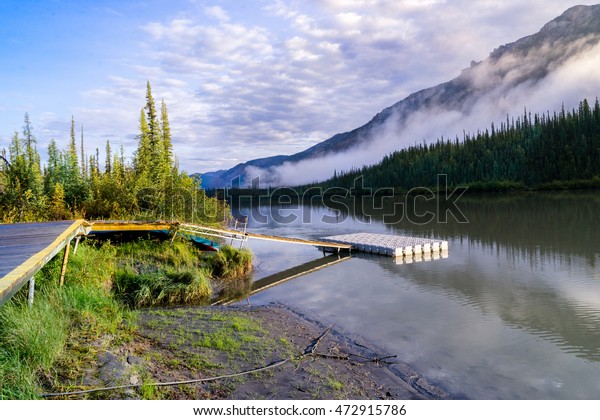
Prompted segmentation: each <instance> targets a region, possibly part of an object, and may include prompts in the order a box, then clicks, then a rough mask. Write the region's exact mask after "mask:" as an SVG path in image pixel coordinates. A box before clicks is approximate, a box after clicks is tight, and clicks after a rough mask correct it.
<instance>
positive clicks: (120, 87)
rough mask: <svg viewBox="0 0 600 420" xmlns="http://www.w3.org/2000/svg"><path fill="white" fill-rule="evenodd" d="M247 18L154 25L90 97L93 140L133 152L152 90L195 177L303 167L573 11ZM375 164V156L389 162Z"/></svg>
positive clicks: (389, 6)
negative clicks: (274, 158) (313, 155)
mask: <svg viewBox="0 0 600 420" xmlns="http://www.w3.org/2000/svg"><path fill="white" fill-rule="evenodd" d="M177 5H178V6H179V7H181V6H180V5H179V4H177ZM244 5H245V6H246V7H248V9H247V10H246V12H247V13H242V12H240V13H236V12H238V10H236V9H234V8H232V7H233V6H230V7H227V3H225V2H214V3H212V4H210V3H209V4H208V5H207V4H205V3H204V2H202V3H198V9H196V10H195V12H194V13H191V12H186V11H185V10H181V11H177V10H176V11H174V12H173V13H170V14H166V13H165V15H164V18H160V19H159V18H154V19H153V21H151V22H147V23H145V24H143V25H142V26H141V27H140V29H141V30H140V40H139V41H137V42H136V43H135V48H137V49H138V50H139V51H136V53H137V55H135V59H130V60H129V61H128V65H127V66H126V68H125V69H118V68H115V71H114V72H113V74H115V75H119V74H120V75H119V76H118V77H117V76H114V77H110V78H109V79H108V81H107V83H106V84H105V85H104V86H101V87H96V88H90V89H88V90H87V91H86V92H84V94H83V95H82V98H83V100H84V103H83V104H81V105H79V106H78V107H75V108H74V109H73V113H74V114H75V116H76V119H77V120H79V121H81V122H82V123H83V124H84V126H85V127H86V131H89V132H90V137H92V135H91V133H92V132H95V133H98V137H100V135H104V134H107V133H109V134H110V133H114V134H115V135H120V136H121V137H125V139H126V140H125V141H126V142H127V146H128V147H133V144H134V142H133V140H129V138H130V137H131V136H132V135H134V134H135V132H136V131H137V119H138V116H139V109H140V108H141V107H142V106H143V105H144V96H145V83H146V81H147V80H149V81H150V82H151V84H152V87H153V91H154V94H155V97H156V98H162V97H164V98H165V100H166V101H167V105H168V107H169V115H170V117H171V123H172V124H171V125H172V133H173V136H174V143H175V152H176V153H177V154H178V155H179V157H180V160H181V165H182V167H183V168H185V169H187V170H188V171H190V172H196V171H199V172H204V171H208V170H216V169H226V168H229V167H231V166H233V165H234V164H236V163H239V162H242V161H246V160H250V159H254V158H258V157H265V156H269V155H276V154H292V153H296V152H299V151H301V150H303V149H305V148H307V147H310V146H312V145H314V144H315V143H317V142H319V141H322V140H325V139H326V138H328V137H330V136H332V135H334V134H335V133H338V132H344V131H348V130H352V129H354V128H356V127H358V126H360V125H362V124H364V123H366V122H367V121H368V120H370V119H371V118H372V116H373V115H375V114H376V113H377V112H379V111H380V110H382V109H383V108H385V107H387V106H390V105H392V104H393V103H395V102H397V101H399V100H400V99H402V98H404V97H405V96H407V95H408V94H410V93H412V92H414V91H417V90H420V89H423V88H427V87H430V86H433V85H436V84H438V83H441V82H444V81H447V80H449V79H451V78H453V77H455V76H457V75H458V74H459V73H460V70H461V69H462V68H464V67H467V66H468V64H469V62H470V61H471V60H473V59H475V60H482V59H484V58H485V57H486V56H487V55H488V53H489V52H490V51H491V50H492V49H493V48H495V47H497V46H499V45H500V44H503V43H507V42H511V41H514V40H515V38H516V37H521V36H524V35H527V34H531V33H533V32H535V31H537V30H539V29H540V28H541V26H543V25H544V24H545V23H546V22H547V21H548V20H550V19H552V18H554V17H556V16H558V15H559V14H560V13H562V11H564V10H565V9H566V8H567V7H569V6H570V5H569V4H568V2H566V1H564V0H563V1H559V0H544V1H542V0H532V1H531V2H517V1H516V0H504V1H482V2H472V1H466V0H453V1H451V2H450V1H437V0H423V1H418V0H410V1H396V0H355V1H349V0H311V1H308V2H305V1H285V2H284V1H279V0H277V1H273V2H271V3H269V4H268V5H267V6H266V7H264V8H263V9H261V6H263V3H253V2H244ZM257 5H260V6H257ZM238 6H239V5H238V4H237V3H236V5H235V7H238ZM124 42H130V41H129V40H124ZM131 63H133V64H131ZM506 64H507V65H508V64H509V63H506ZM591 65H592V63H590V66H591ZM587 68H588V67H586V69H587ZM592 68H593V67H589V69H590V70H589V71H592V70H591V69H592ZM119 70H123V71H122V72H120V71H119ZM565 71H567V70H565ZM568 71H571V72H573V73H574V74H579V73H577V72H584V71H585V70H584V69H580V68H572V69H570V70H568ZM585 76H586V77H587V76H588V75H587V74H586V75H585ZM582 77H583V76H582ZM488 82H489V81H488ZM482 83H486V81H485V79H482ZM564 94H565V95H566V94H567V92H566V90H565V91H564ZM522 107H523V106H522V105H520V106H519V109H522ZM448 118H449V124H450V123H452V121H454V119H453V118H454V117H453V116H448ZM489 120H490V118H489V117H488V118H485V121H482V122H481V124H482V126H484V127H485V126H486V125H487V124H489V122H490V121H489ZM467 128H468V127H467ZM92 130H93V131H92ZM460 131H462V129H461V130H460ZM123 133H125V134H123ZM439 134H441V133H434V134H432V135H434V136H435V137H437V136H438V135H439ZM100 141H103V140H102V139H99V142H100ZM99 145H100V147H101V146H102V143H100V144H99ZM376 152H379V150H375V151H367V152H365V151H363V152H362V156H368V157H369V159H370V158H371V157H370V156H371V154H373V157H372V159H374V160H376V159H377V158H378V157H380V156H376ZM358 157H359V156H358V155H357V159H358ZM286 170H288V171H291V170H292V168H287V169H286ZM314 174H316V172H315V173H314ZM311 175H313V174H311Z"/></svg>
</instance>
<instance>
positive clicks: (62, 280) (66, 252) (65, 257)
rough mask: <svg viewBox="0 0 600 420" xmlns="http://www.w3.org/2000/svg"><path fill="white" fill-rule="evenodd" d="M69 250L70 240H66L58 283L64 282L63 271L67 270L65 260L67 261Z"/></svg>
mask: <svg viewBox="0 0 600 420" xmlns="http://www.w3.org/2000/svg"><path fill="white" fill-rule="evenodd" d="M70 250H71V241H69V242H67V246H66V248H65V256H64V257H63V263H62V269H61V270H60V285H61V286H62V285H63V284H65V272H66V271H67V262H68V261H69V251H70Z"/></svg>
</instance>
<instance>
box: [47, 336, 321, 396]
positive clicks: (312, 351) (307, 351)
mask: <svg viewBox="0 0 600 420" xmlns="http://www.w3.org/2000/svg"><path fill="white" fill-rule="evenodd" d="M331 328H332V326H330V327H329V328H327V329H326V330H325V331H323V332H322V333H321V335H319V337H317V338H316V339H314V340H313V341H312V342H311V344H309V345H308V347H306V349H305V350H304V352H303V353H302V354H301V355H300V357H299V358H300V359H302V358H304V357H306V356H311V355H314V354H315V351H316V349H317V345H318V344H319V342H320V341H321V339H323V337H325V336H326V335H327V334H328V333H329V331H331ZM292 360H294V358H293V357H288V358H287V359H282V360H278V361H275V362H273V363H271V364H268V365H266V366H262V367H259V368H255V369H251V370H245V371H243V372H238V373H232V374H228V375H220V376H213V377H210V378H201V379H188V380H185V381H173V382H155V383H151V384H139V385H133V384H128V385H115V386H108V387H104V388H93V389H82V390H79V391H70V392H53V393H46V394H40V395H39V397H41V398H47V397H67V396H70V395H83V394H90V393H92V392H102V391H114V390H117V389H126V388H139V387H142V386H155V387H158V386H174V385H186V384H195V383H200V382H210V381H216V380H219V379H228V378H235V377H237V376H242V375H249V374H251V373H257V372H262V371H264V370H268V369H274V368H276V367H279V366H281V365H283V364H285V363H287V362H290V361H292Z"/></svg>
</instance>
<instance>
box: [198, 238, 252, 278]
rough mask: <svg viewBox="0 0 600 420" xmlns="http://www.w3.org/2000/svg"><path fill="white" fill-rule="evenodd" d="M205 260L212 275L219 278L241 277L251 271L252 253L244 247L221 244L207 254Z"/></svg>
mask: <svg viewBox="0 0 600 420" xmlns="http://www.w3.org/2000/svg"><path fill="white" fill-rule="evenodd" d="M207 261H208V266H209V267H210V269H211V273H212V275H213V276H214V277H216V278H220V279H236V278H242V277H244V276H247V275H248V274H249V273H250V271H252V253H251V252H250V250H248V249H245V248H243V249H236V248H233V247H230V246H223V247H221V250H220V251H219V252H216V253H214V254H211V255H210V256H208V257H207Z"/></svg>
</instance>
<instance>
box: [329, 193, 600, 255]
mask: <svg viewBox="0 0 600 420" xmlns="http://www.w3.org/2000/svg"><path fill="white" fill-rule="evenodd" d="M365 203H366V204H365ZM398 203H402V201H401V200H399V199H395V200H394V201H392V199H384V200H383V206H382V208H373V206H372V205H369V201H368V200H365V201H364V202H363V203H360V202H357V205H356V207H355V208H354V210H353V211H352V213H351V214H350V216H351V217H353V218H356V219H358V220H361V221H365V220H369V218H371V220H372V221H377V222H383V220H384V217H386V218H387V219H388V220H389V219H390V217H391V216H390V215H391V214H394V210H396V215H395V218H396V219H397V222H396V223H393V224H387V226H388V227H389V229H390V231H391V232H393V233H397V234H404V235H411V236H412V235H414V236H430V237H438V238H442V239H455V240H468V241H469V242H471V243H475V244H478V245H480V246H482V247H484V248H490V249H494V248H501V249H503V250H505V251H506V252H507V254H509V255H514V256H515V258H520V256H521V255H522V256H524V257H526V258H527V259H538V258H547V257H548V258H549V257H552V258H554V257H556V255H557V254H562V255H563V256H565V255H566V256H568V255H577V256H582V257H585V258H586V259H587V261H588V263H589V264H591V265H594V264H595V262H596V258H597V256H598V246H597V244H598V238H600V223H598V222H597V221H600V194H599V193H580V194H578V193H564V194H560V193H552V194H550V193H531V194H515V195H511V194H505V195H498V196H495V195H485V196H463V197H462V198H460V200H458V202H457V207H458V208H459V209H460V211H461V212H462V213H463V214H464V215H465V217H466V218H467V220H468V223H458V222H457V221H456V220H455V219H454V218H453V217H452V216H451V215H448V217H447V219H448V223H438V222H437V221H436V220H433V221H431V222H429V223H425V224H416V223H414V221H417V220H419V218H418V215H424V214H426V212H430V213H431V214H434V215H436V216H435V217H436V218H437V217H438V215H437V213H439V212H438V209H437V206H436V203H435V200H430V201H426V200H423V199H420V200H417V201H416V205H414V206H413V205H412V204H409V205H408V206H407V205H404V206H400V205H399V204H398ZM378 204H379V203H378ZM411 207H413V209H412V213H413V214H412V215H410V214H409V215H406V214H405V215H404V217H402V215H401V214H398V211H399V210H400V209H404V210H405V211H406V210H407V209H408V211H409V212H410V211H411V210H410V208H411ZM345 208H346V209H351V210H352V208H353V206H345ZM340 210H342V211H343V210H344V209H343V208H340ZM441 210H442V211H443V210H444V209H441ZM346 211H347V210H346ZM428 217H430V216H428ZM421 220H422V219H421Z"/></svg>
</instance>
